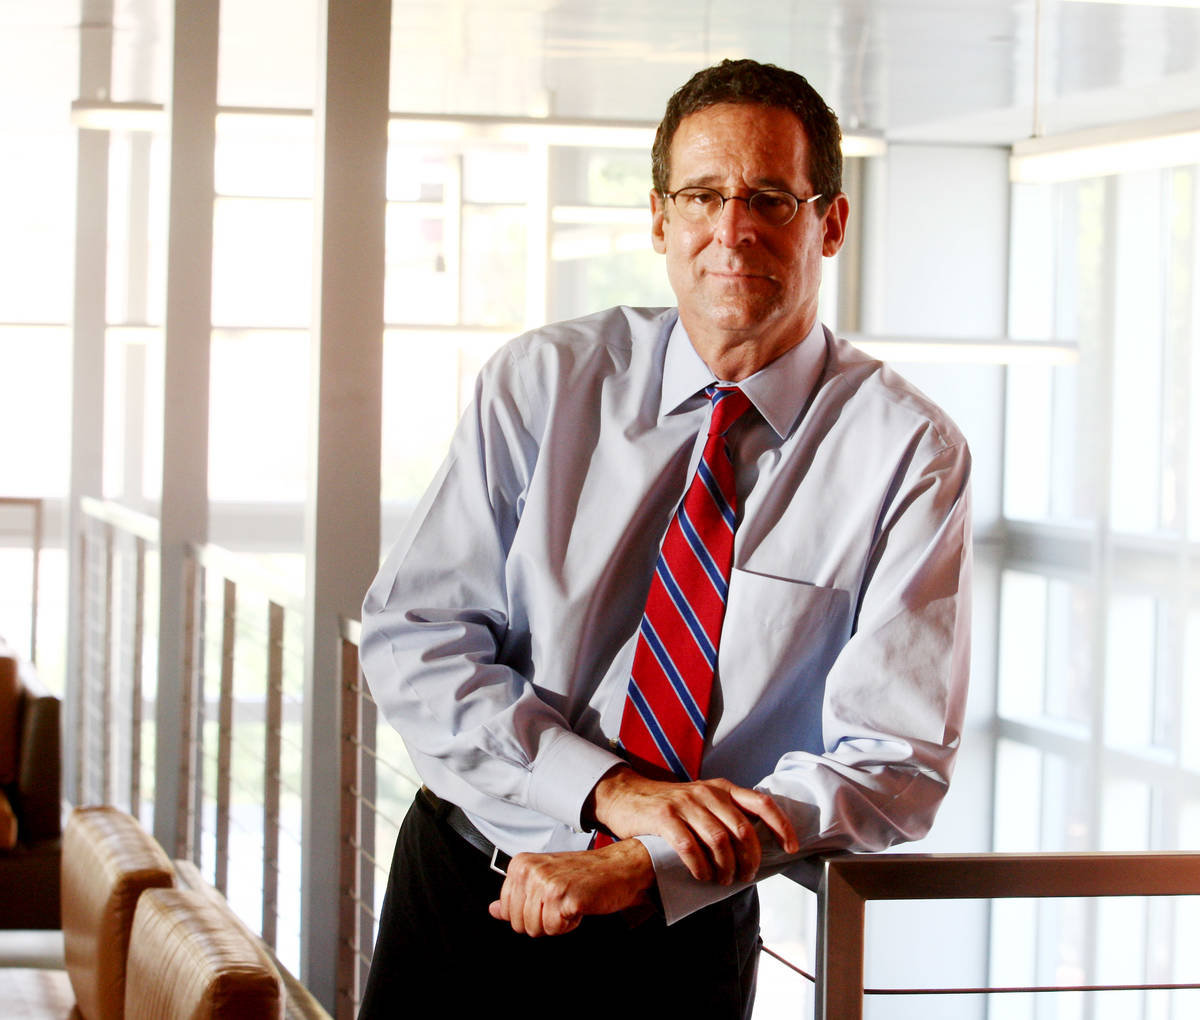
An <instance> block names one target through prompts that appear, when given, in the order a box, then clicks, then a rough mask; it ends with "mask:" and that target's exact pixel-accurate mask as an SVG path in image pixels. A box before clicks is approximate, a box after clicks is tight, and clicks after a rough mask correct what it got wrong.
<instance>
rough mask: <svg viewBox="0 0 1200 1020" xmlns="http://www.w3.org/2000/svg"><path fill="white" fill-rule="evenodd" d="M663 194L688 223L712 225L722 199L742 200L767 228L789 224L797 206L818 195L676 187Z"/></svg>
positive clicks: (719, 212) (723, 202)
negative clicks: (746, 193)
mask: <svg viewBox="0 0 1200 1020" xmlns="http://www.w3.org/2000/svg"><path fill="white" fill-rule="evenodd" d="M666 197H667V198H669V199H671V200H672V201H673V202H674V203H675V208H676V209H678V210H679V215H680V216H682V217H683V218H684V219H685V220H687V221H688V222H690V223H704V224H706V225H708V226H713V225H714V224H715V223H716V222H717V220H719V219H720V218H721V212H722V210H724V208H725V203H726V202H745V203H746V208H747V209H749V210H750V215H752V216H753V217H754V218H755V219H756V220H758V222H759V223H762V224H763V225H765V226H768V227H782V226H784V225H785V224H787V223H791V222H792V219H793V217H794V216H795V215H796V213H797V212H798V211H799V210H800V206H802V205H808V203H809V202H815V201H816V200H817V199H818V198H820V197H821V196H820V195H813V196H812V197H811V198H797V197H796V196H795V195H793V194H792V193H791V192H790V191H780V190H779V189H777V188H768V189H766V190H765V191H755V192H754V193H753V194H751V195H749V196H745V197H743V196H742V195H722V194H721V193H720V192H719V191H716V190H714V189H713V188H680V189H679V190H678V191H668V192H667V194H666Z"/></svg>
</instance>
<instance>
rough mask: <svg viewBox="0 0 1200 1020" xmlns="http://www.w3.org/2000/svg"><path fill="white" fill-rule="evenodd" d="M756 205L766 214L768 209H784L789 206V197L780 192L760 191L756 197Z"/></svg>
mask: <svg viewBox="0 0 1200 1020" xmlns="http://www.w3.org/2000/svg"><path fill="white" fill-rule="evenodd" d="M754 204H755V205H757V206H759V207H760V208H761V209H762V210H763V211H764V212H765V211H766V210H768V209H782V208H784V207H785V206H786V205H787V204H788V200H787V196H785V195H784V194H783V193H782V192H779V191H760V192H759V193H758V194H757V195H755V196H754Z"/></svg>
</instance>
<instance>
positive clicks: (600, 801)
mask: <svg viewBox="0 0 1200 1020" xmlns="http://www.w3.org/2000/svg"><path fill="white" fill-rule="evenodd" d="M624 772H633V769H632V768H630V767H629V766H628V765H626V764H624V763H623V762H618V763H617V764H615V765H613V767H612V768H610V769H609V770H608V771H607V772H605V773H604V775H602V776H601V777H600V778H599V779H598V780H597V781H596V785H595V786H593V787H592V790H591V793H589V794H588V795H587V799H586V800H585V801H584V802H583V812H582V814H581V817H582V820H583V824H584V825H585V826H587V827H588V828H591V829H601V828H604V827H605V826H604V821H603V816H604V814H605V808H606V807H607V805H608V800H609V796H610V794H611V792H612V790H613V789H614V788H615V787H616V785H617V784H619V783H620V781H621V779H622V778H623V777H622V776H621V773H624Z"/></svg>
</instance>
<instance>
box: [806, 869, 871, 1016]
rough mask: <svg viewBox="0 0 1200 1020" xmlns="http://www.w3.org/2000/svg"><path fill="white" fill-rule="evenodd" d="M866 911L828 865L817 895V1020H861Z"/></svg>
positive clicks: (847, 884)
mask: <svg viewBox="0 0 1200 1020" xmlns="http://www.w3.org/2000/svg"><path fill="white" fill-rule="evenodd" d="M865 921H866V907H865V901H864V900H863V898H862V897H861V896H860V895H859V894H858V893H857V892H855V891H854V889H853V887H852V886H851V885H850V883H849V882H847V881H846V880H845V878H843V877H842V876H841V875H840V874H839V873H838V872H836V871H833V870H832V869H831V868H830V867H829V863H828V862H826V863H825V867H824V870H823V872H822V875H821V885H820V888H819V889H818V891H817V990H816V1020H862V1015H863V957H864V952H863V943H864V924H865Z"/></svg>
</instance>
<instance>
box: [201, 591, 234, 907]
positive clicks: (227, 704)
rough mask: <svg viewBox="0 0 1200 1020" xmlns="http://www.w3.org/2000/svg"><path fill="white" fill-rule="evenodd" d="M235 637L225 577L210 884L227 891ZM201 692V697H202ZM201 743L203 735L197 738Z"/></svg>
mask: <svg viewBox="0 0 1200 1020" xmlns="http://www.w3.org/2000/svg"><path fill="white" fill-rule="evenodd" d="M236 641H237V585H236V584H235V583H234V582H233V581H230V580H228V579H226V581H225V589H224V597H223V599H222V602H221V688H220V694H219V695H218V701H217V818H216V870H215V873H214V874H215V878H214V881H213V885H215V886H216V887H217V888H218V889H219V890H221V892H222V893H227V892H228V891H229V812H230V803H231V798H230V790H231V786H232V781H233V664H234V645H235V642H236ZM203 696H204V695H203V692H201V697H203ZM201 742H202V743H203V738H202V740H201Z"/></svg>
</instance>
